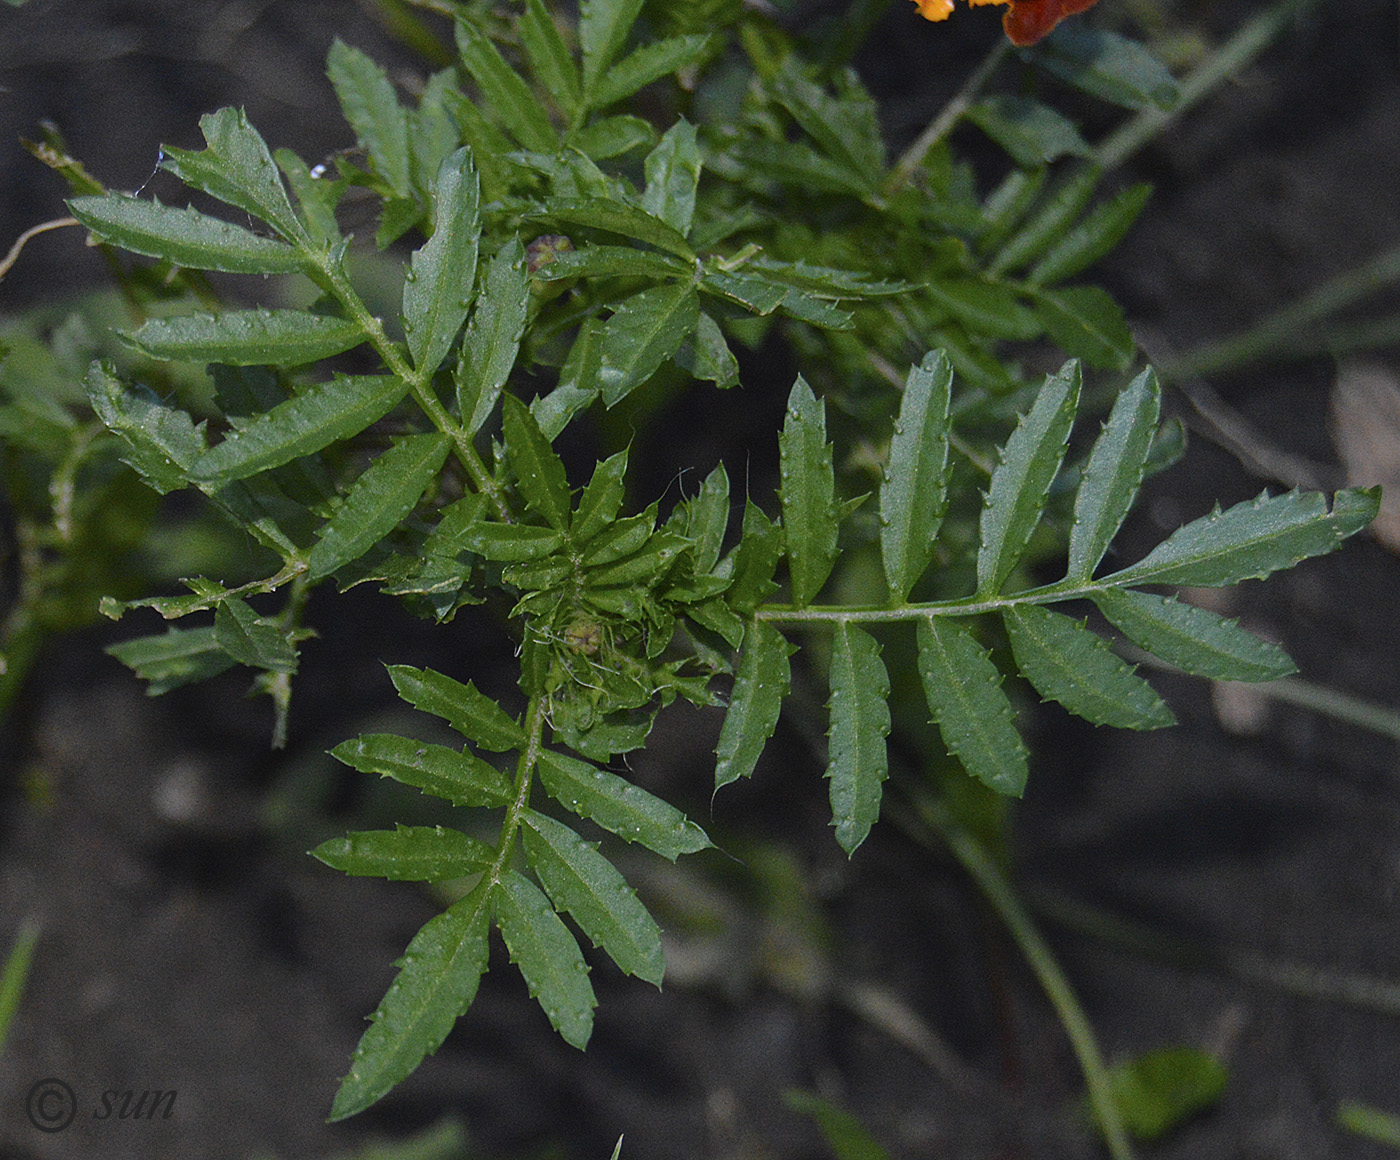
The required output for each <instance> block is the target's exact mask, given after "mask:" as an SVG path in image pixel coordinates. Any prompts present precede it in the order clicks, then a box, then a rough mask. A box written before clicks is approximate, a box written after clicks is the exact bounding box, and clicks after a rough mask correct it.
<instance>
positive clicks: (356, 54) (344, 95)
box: [326, 38, 412, 198]
mask: <svg viewBox="0 0 1400 1160" xmlns="http://www.w3.org/2000/svg"><path fill="white" fill-rule="evenodd" d="M326 75H327V76H328V77H329V78H330V82H331V86H332V87H333V88H334V89H335V95H336V97H337V99H338V100H339V101H340V107H341V109H342V110H343V111H344V113H345V119H346V120H347V121H349V122H350V126H351V128H353V129H354V130H355V137H356V139H357V140H358V141H360V143H361V144H363V145H364V147H365V149H366V151H367V152H368V153H369V159H370V164H371V165H372V166H373V167H374V171H375V172H376V173H377V174H378V175H379V176H380V177H382V178H383V179H384V182H385V184H386V185H388V187H389V188H390V189H391V190H393V192H394V193H395V194H396V195H398V196H399V197H401V198H407V197H409V196H410V195H411V193H412V184H411V182H410V179H409V147H408V113H407V111H406V110H405V109H404V107H403V106H402V105H400V104H399V98H398V95H397V94H396V93H395V92H394V86H393V85H392V84H390V83H389V78H388V76H387V75H386V74H385V72H384V70H383V69H382V68H381V67H380V66H379V65H377V64H376V63H375V62H374V61H372V60H371V59H370V58H369V57H367V56H366V55H365V54H364V53H362V52H361V51H360V50H359V49H357V48H352V47H351V46H350V45H348V44H345V43H344V42H343V41H341V40H340V39H339V38H337V39H336V40H335V41H333V42H332V44H331V47H330V52H329V53H327V55H326Z"/></svg>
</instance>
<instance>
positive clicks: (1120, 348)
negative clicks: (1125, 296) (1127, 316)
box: [1035, 286, 1137, 371]
mask: <svg viewBox="0 0 1400 1160" xmlns="http://www.w3.org/2000/svg"><path fill="white" fill-rule="evenodd" d="M1035 313H1036V317H1037V318H1039V319H1040V322H1041V324H1042V325H1043V326H1044V327H1045V333H1046V334H1048V335H1049V336H1050V337H1051V338H1052V339H1054V341H1055V344H1056V345H1057V346H1059V347H1060V348H1061V349H1062V350H1065V351H1068V352H1069V353H1070V354H1072V355H1074V356H1075V357H1076V358H1082V359H1083V360H1084V361H1085V362H1087V363H1088V364H1089V365H1090V366H1092V367H1103V368H1106V369H1108V370H1120V371H1121V370H1123V369H1124V368H1125V367H1126V366H1127V365H1128V364H1129V363H1130V362H1132V359H1133V352H1134V351H1136V349H1137V344H1136V343H1135V342H1134V341H1133V332H1132V331H1131V330H1129V329H1128V324H1127V322H1126V321H1125V320H1124V318H1123V312H1122V310H1120V309H1119V308H1118V303H1116V302H1114V301H1113V299H1112V298H1111V297H1109V294H1108V292H1107V291H1106V290H1103V289H1101V288H1100V287H1098V286H1063V287H1057V288H1056V289H1054V290H1037V291H1035Z"/></svg>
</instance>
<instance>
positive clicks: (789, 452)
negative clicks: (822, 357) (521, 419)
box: [778, 375, 839, 607]
mask: <svg viewBox="0 0 1400 1160" xmlns="http://www.w3.org/2000/svg"><path fill="white" fill-rule="evenodd" d="M778 458H779V468H778V473H779V477H780V478H781V480H782V484H781V487H780V488H779V493H778V494H779V498H780V499H781V500H782V505H783V534H784V540H785V543H786V546H787V558H788V574H789V576H790V578H791V580H792V600H793V603H794V604H796V605H797V606H798V607H801V606H803V605H806V604H810V603H811V602H812V600H813V599H814V598H815V597H816V595H817V593H818V592H819V591H820V590H821V586H822V585H823V584H825V583H826V578H827V577H828V576H829V575H831V568H832V565H833V564H835V562H836V532H837V527H838V523H839V520H838V519H837V513H836V477H835V473H834V471H833V468H832V463H831V445H830V444H829V443H827V441H826V407H825V406H824V405H823V404H822V403H821V402H819V401H818V399H817V397H816V396H815V395H814V394H812V388H811V387H809V386H808V385H807V383H806V380H804V379H803V378H802V376H801V375H799V376H798V377H797V382H795V383H794V384H793V387H792V392H791V393H790V394H789V395H788V405H787V417H786V419H785V420H784V422H783V430H782V432H781V433H780V434H779V436H778Z"/></svg>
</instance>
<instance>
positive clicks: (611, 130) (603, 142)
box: [565, 113, 656, 161]
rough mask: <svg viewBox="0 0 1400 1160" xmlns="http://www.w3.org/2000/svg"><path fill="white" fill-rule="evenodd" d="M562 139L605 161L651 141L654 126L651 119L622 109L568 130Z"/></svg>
mask: <svg viewBox="0 0 1400 1160" xmlns="http://www.w3.org/2000/svg"><path fill="white" fill-rule="evenodd" d="M565 143H566V144H567V145H569V146H570V147H571V148H574V149H577V150H579V151H580V152H581V153H584V154H586V155H587V156H589V157H592V158H593V159H594V160H595V161H606V160H607V159H608V158H610V157H620V156H622V154H624V153H630V152H631V151H632V150H633V149H640V148H642V146H644V145H645V146H651V145H654V144H655V143H656V130H655V129H653V128H652V127H651V122H649V121H644V120H642V119H641V118H640V117H633V116H631V115H629V114H626V113H622V114H619V115H618V116H616V117H602V118H600V119H599V120H597V121H594V122H593V123H592V124H591V125H585V126H584V127H583V128H582V129H579V130H578V131H577V132H574V133H570V134H569V136H568V137H567V138H566V142H565Z"/></svg>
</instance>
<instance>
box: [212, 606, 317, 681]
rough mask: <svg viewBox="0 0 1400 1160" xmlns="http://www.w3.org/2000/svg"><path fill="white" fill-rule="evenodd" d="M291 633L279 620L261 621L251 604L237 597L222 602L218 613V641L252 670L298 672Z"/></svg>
mask: <svg viewBox="0 0 1400 1160" xmlns="http://www.w3.org/2000/svg"><path fill="white" fill-rule="evenodd" d="M287 632H288V630H287V628H285V627H284V626H283V625H281V624H279V623H278V622H277V621H276V620H273V619H264V618H263V617H260V616H259V615H258V614H257V613H256V612H254V611H253V609H252V607H251V606H250V605H249V604H248V603H247V601H244V600H239V599H237V598H236V597H235V598H230V599H228V600H221V601H220V602H219V605H218V607H217V608H216V609H215V610H214V640H215V641H216V642H217V643H218V645H219V647H220V648H221V649H223V651H224V652H226V653H228V655H229V656H231V657H232V658H233V659H234V660H236V661H237V662H238V663H239V664H243V665H248V666H249V667H250V668H255V669H266V670H267V671H268V672H272V673H294V672H296V671H297V650H296V646H295V645H293V644H292V642H291V641H290V640H289V639H288V638H287Z"/></svg>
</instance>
